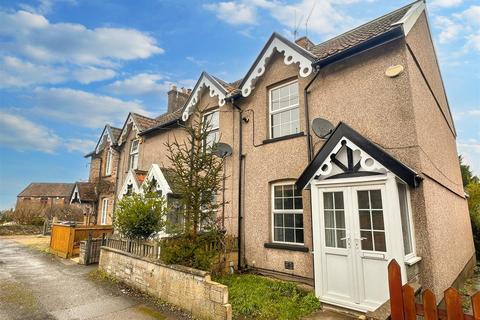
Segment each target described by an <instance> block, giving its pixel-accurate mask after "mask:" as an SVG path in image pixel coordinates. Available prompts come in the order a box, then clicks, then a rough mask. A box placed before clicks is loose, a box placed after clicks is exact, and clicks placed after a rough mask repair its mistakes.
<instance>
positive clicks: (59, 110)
mask: <svg viewBox="0 0 480 320" xmlns="http://www.w3.org/2000/svg"><path fill="white" fill-rule="evenodd" d="M34 93H35V97H34V99H33V102H34V103H35V104H36V105H35V106H34V108H33V112H35V113H36V114H38V115H40V116H44V117H48V118H54V119H56V120H59V121H62V122H66V123H70V124H73V125H76V126H81V127H87V128H102V127H103V126H104V125H105V123H112V124H114V125H117V126H121V125H122V124H123V121H124V120H125V118H126V116H127V114H128V113H129V112H137V113H140V114H143V115H146V116H152V115H151V114H150V113H149V112H148V111H146V110H145V109H144V108H143V106H142V105H141V104H140V103H139V102H138V101H124V100H121V99H116V98H112V97H109V96H103V95H96V94H93V93H90V92H85V91H81V90H74V89H67V88H50V89H45V88H37V89H35V91H34Z"/></svg>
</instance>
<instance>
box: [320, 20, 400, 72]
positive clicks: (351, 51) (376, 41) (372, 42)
mask: <svg viewBox="0 0 480 320" xmlns="http://www.w3.org/2000/svg"><path fill="white" fill-rule="evenodd" d="M404 36H405V33H404V32H403V28H402V26H398V27H395V28H393V29H391V30H389V31H387V32H384V33H382V34H380V35H378V36H376V37H373V38H371V39H368V40H367V41H364V42H361V43H359V44H357V45H355V46H353V47H351V48H348V49H347V50H344V51H341V52H339V53H337V54H334V55H332V56H329V57H327V58H325V59H320V60H317V61H315V62H314V63H313V64H312V66H314V67H320V68H323V67H325V66H327V65H329V64H332V63H334V62H337V61H340V60H343V59H346V58H349V57H352V56H354V55H357V54H359V53H361V52H363V51H366V50H369V49H373V48H375V47H378V46H380V45H382V44H385V43H387V42H390V41H393V40H396V39H400V38H402V37H404Z"/></svg>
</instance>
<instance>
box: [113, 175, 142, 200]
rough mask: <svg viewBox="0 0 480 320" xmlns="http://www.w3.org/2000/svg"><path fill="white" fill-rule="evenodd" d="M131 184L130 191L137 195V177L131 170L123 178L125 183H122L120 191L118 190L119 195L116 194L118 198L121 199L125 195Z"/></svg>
mask: <svg viewBox="0 0 480 320" xmlns="http://www.w3.org/2000/svg"><path fill="white" fill-rule="evenodd" d="M129 184H131V185H132V186H133V189H132V191H133V192H135V193H138V192H139V191H140V186H139V185H138V181H137V177H136V174H135V172H133V170H132V169H130V170H129V171H128V174H127V176H126V177H125V181H124V182H123V185H122V189H120V193H119V194H118V198H119V199H122V198H123V195H124V194H126V193H127V187H128V185H129Z"/></svg>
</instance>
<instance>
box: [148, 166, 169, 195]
mask: <svg viewBox="0 0 480 320" xmlns="http://www.w3.org/2000/svg"><path fill="white" fill-rule="evenodd" d="M152 178H155V180H156V181H157V190H162V194H163V195H167V194H170V193H173V192H172V189H170V185H169V184H168V182H167V179H165V176H164V175H163V172H162V169H160V166H159V165H158V164H156V163H154V164H152V166H151V167H150V170H148V173H147V176H146V177H145V180H144V181H143V184H142V187H141V192H142V191H143V185H145V184H146V183H149V182H150V181H152Z"/></svg>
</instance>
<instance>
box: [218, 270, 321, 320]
mask: <svg viewBox="0 0 480 320" xmlns="http://www.w3.org/2000/svg"><path fill="white" fill-rule="evenodd" d="M215 281H218V282H220V283H222V284H224V285H226V286H228V294H229V302H230V303H231V304H232V309H233V317H234V319H261V320H270V319H279V320H283V319H285V320H286V319H289V320H293V319H300V318H301V317H303V316H306V315H308V314H310V313H312V312H314V311H316V310H318V309H320V301H318V299H317V298H316V297H315V294H314V293H313V292H306V291H304V290H302V289H299V288H298V287H297V286H296V285H295V284H293V283H290V282H285V281H279V280H272V279H268V278H265V277H262V276H258V275H250V274H244V275H227V276H221V277H218V278H216V279H215Z"/></svg>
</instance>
